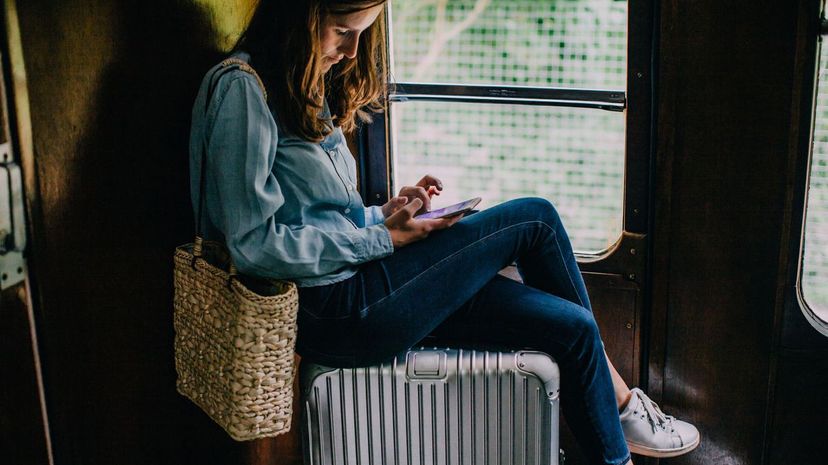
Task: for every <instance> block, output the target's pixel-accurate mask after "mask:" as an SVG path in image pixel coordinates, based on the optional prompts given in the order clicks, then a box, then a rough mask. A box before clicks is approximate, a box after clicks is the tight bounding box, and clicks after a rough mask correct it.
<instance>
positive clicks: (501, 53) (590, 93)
mask: <svg viewBox="0 0 828 465" xmlns="http://www.w3.org/2000/svg"><path fill="white" fill-rule="evenodd" d="M390 31H391V34H390V38H391V48H390V50H391V72H392V76H393V79H394V81H395V84H394V86H392V95H391V106H390V110H389V113H390V116H391V119H390V135H391V141H392V154H393V165H392V168H391V170H392V179H393V184H394V185H397V186H399V185H404V184H411V183H413V182H416V181H417V179H419V177H420V176H421V175H422V174H423V173H425V172H429V173H433V174H435V175H439V176H440V177H441V179H442V180H443V181H444V184H445V185H446V187H447V189H446V192H445V194H444V196H441V197H440V198H439V201H440V202H439V203H440V204H443V203H445V204H449V203H454V202H455V201H460V200H464V199H466V198H471V197H477V196H480V197H482V198H483V200H484V203H483V204H481V206H483V207H486V206H490V205H493V204H495V203H499V202H502V201H505V200H508V199H511V198H515V197H520V196H539V197H544V198H547V199H549V200H551V201H553V202H554V203H555V205H556V206H557V207H558V210H559V212H560V214H561V216H562V217H563V219H564V222H565V223H566V225H567V230H568V231H569V232H570V236H571V239H572V243H573V246H574V247H575V249H576V250H578V251H579V252H593V253H594V252H598V251H601V250H604V249H606V248H607V247H608V246H609V245H611V244H612V243H614V242H615V241H616V240H617V239H618V237H619V236H620V234H621V229H622V215H623V197H624V195H623V194H624V184H623V181H624V151H625V148H624V145H625V114H624V113H623V112H622V111H623V110H624V108H625V94H624V90H623V89H625V88H626V74H627V65H626V63H627V3H626V2H623V1H613V0H583V1H578V2H564V1H555V0H542V1H541V0H453V1H450V2H449V1H445V0H442V1H441V0H438V1H432V2H411V1H405V0H393V1H392V2H391V8H390ZM619 89H620V90H619ZM606 110H616V111H606Z"/></svg>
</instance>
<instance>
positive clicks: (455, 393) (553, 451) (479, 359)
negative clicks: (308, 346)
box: [300, 349, 560, 465]
mask: <svg viewBox="0 0 828 465" xmlns="http://www.w3.org/2000/svg"><path fill="white" fill-rule="evenodd" d="M300 376H301V380H302V393H303V394H302V395H303V399H302V400H303V407H304V408H303V412H302V420H303V421H302V423H303V424H302V430H303V431H302V436H303V447H304V454H305V465H380V464H395V465H496V464H502V465H507V464H521V465H558V451H559V449H558V415H559V412H558V409H559V405H558V395H559V391H560V372H559V370H558V366H557V365H556V364H555V362H554V361H553V360H552V358H551V357H549V356H548V355H546V354H544V353H541V352H533V351H517V352H486V351H473V350H461V349H415V350H410V351H409V352H408V353H407V354H406V355H405V357H404V358H403V357H398V358H395V359H394V360H392V361H390V362H389V363H385V364H381V365H376V366H371V367H365V368H349V369H333V368H327V367H323V366H321V365H312V364H307V363H302V369H301V375H300Z"/></svg>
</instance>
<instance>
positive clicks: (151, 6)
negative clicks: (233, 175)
mask: <svg viewBox="0 0 828 465" xmlns="http://www.w3.org/2000/svg"><path fill="white" fill-rule="evenodd" d="M17 3H18V8H19V13H20V26H21V31H22V39H23V49H24V54H25V59H26V67H27V72H28V76H29V92H30V102H31V108H32V126H33V133H34V140H35V147H34V148H35V159H36V160H35V161H36V166H37V173H36V174H37V177H38V191H39V192H38V193H39V197H40V199H41V202H40V203H39V204H38V205H35V208H34V210H33V212H32V213H33V215H32V223H33V225H32V227H33V231H34V233H35V237H34V238H33V239H34V240H33V241H32V244H31V252H32V258H31V260H30V262H29V265H30V267H31V271H32V275H33V276H34V279H35V281H34V286H35V290H36V292H37V293H38V295H39V296H40V299H39V302H37V308H38V314H37V320H38V328H39V331H40V344H41V355H42V359H43V375H44V380H45V386H46V399H47V406H48V412H49V416H50V421H51V430H52V439H53V444H54V455H55V460H56V463H58V464H61V465H64V464H119V465H127V464H136V465H138V464H141V465H146V464H184V463H216V464H219V463H221V464H236V463H250V462H251V461H254V459H253V458H251V456H255V455H256V453H257V452H256V449H255V447H254V448H251V446H250V444H239V443H235V442H234V441H232V440H231V439H229V437H228V436H227V435H226V434H224V432H223V431H221V430H220V429H219V428H218V427H216V426H214V425H213V424H212V423H211V422H210V421H209V420H207V419H206V417H205V416H204V415H203V414H202V413H200V412H199V411H198V410H197V409H196V408H195V407H194V406H193V405H191V404H190V403H189V401H187V400H185V399H184V398H183V397H181V396H179V395H178V394H177V393H176V392H175V371H174V364H173V329H172V307H171V302H172V300H171V299H172V286H171V283H172V261H171V259H172V255H171V253H172V251H173V249H174V247H175V246H176V245H178V244H180V243H183V242H187V241H190V240H192V238H191V236H190V235H191V233H192V227H191V222H192V218H191V214H190V205H189V194H188V187H187V186H188V170H187V152H188V151H187V141H188V134H189V122H190V108H191V105H192V102H193V99H194V97H195V92H196V91H197V89H198V84H199V82H200V80H201V77H202V75H203V73H204V72H205V71H206V70H207V69H208V68H209V67H210V66H212V64H214V63H216V62H217V60H218V58H219V53H218V51H217V50H216V46H215V45H214V44H215V34H216V33H215V31H214V30H213V29H212V26H211V22H210V21H209V18H208V12H207V11H205V10H203V9H201V8H199V7H197V6H196V5H197V3H196V2H193V1H181V0H178V1H167V0H164V1H142V2H115V1H110V0H25V1H18V2H17ZM201 3H203V2H201ZM294 458H295V457H294ZM288 459H291V457H288ZM0 461H3V460H2V459H0ZM4 463H5V462H4Z"/></svg>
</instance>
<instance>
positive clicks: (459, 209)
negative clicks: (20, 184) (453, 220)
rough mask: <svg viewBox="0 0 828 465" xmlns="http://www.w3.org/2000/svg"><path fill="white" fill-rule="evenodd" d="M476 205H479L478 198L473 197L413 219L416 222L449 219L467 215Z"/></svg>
mask: <svg viewBox="0 0 828 465" xmlns="http://www.w3.org/2000/svg"><path fill="white" fill-rule="evenodd" d="M478 203H480V197H475V198H473V199H469V200H466V201H465V202H460V203H456V204H454V205H449V206H448V207H445V208H438V209H437V210H431V211H430V212H425V213H423V214H422V215H417V216H415V217H414V218H416V219H418V220H424V219H426V218H432V219H435V218H450V217H452V216H457V215H462V214H464V213H468V212H469V211H470V210H471V209H472V208H474V207H476V206H477V204H478Z"/></svg>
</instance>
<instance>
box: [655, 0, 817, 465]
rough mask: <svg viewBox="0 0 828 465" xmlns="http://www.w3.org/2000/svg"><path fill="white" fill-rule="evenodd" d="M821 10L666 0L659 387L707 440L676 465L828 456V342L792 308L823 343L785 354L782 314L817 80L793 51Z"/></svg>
mask: <svg viewBox="0 0 828 465" xmlns="http://www.w3.org/2000/svg"><path fill="white" fill-rule="evenodd" d="M816 6H817V5H816V2H813V1H809V0H797V1H793V0H791V1H728V2H721V1H717V0H698V1H693V2H686V1H675V0H674V1H665V2H661V15H660V18H661V27H660V29H659V31H660V42H659V43H660V53H659V58H660V60H659V63H660V72H659V75H658V98H659V105H658V112H659V115H658V131H657V135H656V138H657V141H658V142H657V158H656V162H657V163H656V173H655V179H656V192H655V205H656V217H655V229H654V232H653V238H654V242H653V246H654V254H653V257H654V260H653V268H652V271H653V272H652V284H653V286H652V292H653V294H652V295H653V307H652V309H651V316H652V327H651V332H650V343H651V344H650V349H651V350H650V355H651V357H650V366H649V374H650V388H651V391H652V392H654V393H656V394H658V393H660V397H661V399H662V400H663V407H664V409H665V410H666V411H669V412H675V413H677V414H680V416H682V417H686V418H688V419H690V420H692V421H693V422H695V423H696V424H697V425H698V426H699V428H700V430H701V432H702V436H703V440H702V444H701V447H700V448H699V450H697V451H696V452H694V453H692V454H690V455H687V456H684V457H681V458H677V459H671V460H670V463H671V464H685V463H727V464H760V463H768V464H770V463H773V464H793V463H803V464H804V463H813V464H817V463H824V461H825V457H826V456H828V445H827V444H828V442H826V441H825V440H824V436H825V434H826V432H828V419H826V415H828V411H826V403H825V402H824V400H821V399H820V398H821V397H824V393H825V392H828V377H827V376H826V374H828V363H826V362H828V358H826V347H828V338H826V337H824V336H820V335H818V334H817V333H816V331H815V330H814V329H813V328H811V327H810V326H808V325H807V323H805V321H804V318H803V317H802V314H801V313H800V311H799V308H798V307H797V308H793V307H791V308H790V309H791V310H792V311H790V312H788V313H787V314H786V316H787V317H789V318H790V319H791V320H792V321H795V322H796V325H797V327H798V328H799V330H800V331H801V332H802V333H803V335H804V336H806V337H803V338H801V339H800V341H804V340H808V341H811V345H810V346H809V347H808V349H805V348H804V347H803V351H798V352H797V354H798V355H796V356H793V355H789V354H790V353H791V352H790V351H786V350H783V348H782V347H781V346H780V331H781V324H780V323H779V315H780V312H781V311H782V307H783V306H784V302H785V300H786V299H790V295H788V294H789V292H788V291H789V290H790V289H791V287H792V279H793V274H792V271H793V270H794V269H795V266H793V267H791V266H789V265H790V264H791V261H793V262H796V260H797V257H796V256H795V255H793V254H791V253H789V250H788V249H789V247H788V242H787V241H790V240H794V241H798V237H795V234H791V228H792V227H795V226H796V225H795V222H796V221H799V220H801V217H800V216H798V213H797V212H796V211H795V210H794V211H792V208H793V207H794V206H795V204H794V200H795V198H794V196H792V195H791V193H792V189H793V188H794V185H793V182H794V181H795V176H794V174H795V173H794V171H795V167H796V165H797V163H795V162H792V161H793V160H796V159H797V157H799V156H800V155H801V154H802V149H803V146H802V145H796V144H791V141H792V140H794V139H796V137H795V136H796V134H797V133H798V131H801V130H802V129H803V128H801V127H798V126H797V125H796V124H793V123H794V122H795V121H796V120H797V119H798V116H799V112H800V110H801V104H802V102H803V99H802V98H801V97H802V95H801V92H803V91H804V92H809V91H810V90H809V89H804V90H803V89H799V88H798V87H797V84H798V83H800V82H801V81H802V80H803V79H804V78H805V77H806V74H807V72H808V70H807V69H806V68H805V67H803V66H802V64H801V63H799V62H798V61H797V59H798V57H797V53H796V52H797V50H798V47H800V48H801V45H802V44H803V43H805V41H807V40H809V39H808V38H807V37H806V36H805V34H806V31H804V30H803V27H804V26H806V25H807V24H808V23H809V22H810V24H813V23H814V21H815V20H816V16H817V11H818V10H817V8H816ZM811 32H814V31H813V28H811ZM810 40H811V41H812V40H813V39H812V38H811V39H810ZM801 58H804V57H802V56H800V57H799V59H801ZM797 89H799V90H797ZM798 92H799V93H798ZM804 129H805V130H807V127H806V128H804ZM795 344H796V343H795ZM780 353H781V354H782V356H781V357H780ZM820 438H821V439H820Z"/></svg>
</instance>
